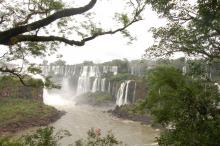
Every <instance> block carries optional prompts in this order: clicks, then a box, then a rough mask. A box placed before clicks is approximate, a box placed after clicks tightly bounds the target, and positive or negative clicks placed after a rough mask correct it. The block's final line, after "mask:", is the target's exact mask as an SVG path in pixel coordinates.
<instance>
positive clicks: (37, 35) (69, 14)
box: [0, 0, 146, 80]
mask: <svg viewBox="0 0 220 146" xmlns="http://www.w3.org/2000/svg"><path fill="white" fill-rule="evenodd" d="M98 2H100V1H99V0H88V3H87V4H86V5H84V6H81V7H74V0H73V2H72V3H73V5H71V6H67V5H66V4H65V3H64V2H62V0H22V1H21V0H0V46H1V49H0V53H1V54H0V55H1V56H0V60H1V62H3V64H2V65H1V67H0V72H7V73H10V74H12V75H15V76H17V77H19V78H20V79H21V80H22V68H23V66H19V67H16V68H11V67H8V66H7V65H6V64H4V62H7V63H8V62H11V61H14V60H21V61H22V62H26V61H27V59H26V57H27V56H34V57H39V56H44V55H47V54H50V53H52V52H54V51H56V48H57V46H58V45H59V43H65V44H67V45H71V46H83V45H85V43H86V42H88V41H91V40H93V39H95V38H97V37H98V36H102V35H107V34H115V33H122V34H123V35H124V36H127V37H129V38H130V39H131V40H132V39H133V38H132V36H131V35H130V34H129V31H128V30H127V28H128V27H129V26H131V25H132V24H134V23H136V22H138V21H140V20H141V19H142V18H141V13H142V12H143V10H144V8H145V6H146V1H145V0H127V1H119V2H118V3H121V2H122V3H123V4H126V6H127V8H129V12H128V11H124V12H121V13H117V14H115V19H114V20H115V21H116V22H117V25H116V27H117V28H102V27H101V25H99V23H96V22H94V21H93V20H92V18H93V16H94V15H95V13H91V11H90V10H92V9H93V8H94V7H95V5H96V4H97V3H98ZM106 7H108V5H106ZM103 13H104V12H103ZM79 16H80V18H79ZM3 46H6V47H3ZM48 52H49V53H48ZM29 68H30V69H29V71H33V72H35V73H36V72H37V71H40V70H37V69H36V67H35V66H34V65H30V67H29ZM34 68H35V69H34Z"/></svg>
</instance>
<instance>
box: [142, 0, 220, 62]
mask: <svg viewBox="0 0 220 146" xmlns="http://www.w3.org/2000/svg"><path fill="white" fill-rule="evenodd" d="M147 2H148V3H149V4H151V5H152V7H153V9H154V10H155V11H157V12H158V13H159V14H161V17H165V18H167V20H168V23H167V25H166V26H165V27H160V28H152V29H151V31H152V32H153V37H154V39H155V42H154V45H153V46H151V47H150V48H148V49H147V50H146V54H147V55H154V56H162V55H165V56H166V55H168V56H170V55H172V54H173V53H175V52H184V53H186V54H188V55H202V56H203V57H205V58H207V59H209V60H213V59H216V58H217V59H219V58H220V41H219V40H220V1H219V0H197V1H196V2H194V3H193V2H192V1H189V0H187V1H185V0H180V1H173V0H165V1H164V0H156V1H154V0H148V1H147Z"/></svg>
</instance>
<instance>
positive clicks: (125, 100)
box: [116, 80, 136, 106]
mask: <svg viewBox="0 0 220 146" xmlns="http://www.w3.org/2000/svg"><path fill="white" fill-rule="evenodd" d="M131 85H132V86H131ZM131 87H133V88H131ZM135 89H136V83H135V82H134V81H132V80H128V81H125V82H122V83H121V85H120V88H119V89H118V92H117V95H116V105H118V106H122V105H125V104H129V103H132V102H134V100H135V99H134V98H135Z"/></svg>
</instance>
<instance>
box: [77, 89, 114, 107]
mask: <svg viewBox="0 0 220 146" xmlns="http://www.w3.org/2000/svg"><path fill="white" fill-rule="evenodd" d="M76 99H77V101H78V102H79V103H89V104H91V105H100V104H104V103H109V102H112V96H111V95H110V94H109V93H107V92H100V91H99V92H94V93H93V92H88V93H85V94H82V95H79V96H78V97H77V98H76Z"/></svg>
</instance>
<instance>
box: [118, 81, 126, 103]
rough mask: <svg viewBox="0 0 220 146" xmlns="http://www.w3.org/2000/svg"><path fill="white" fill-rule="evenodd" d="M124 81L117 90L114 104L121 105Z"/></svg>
mask: <svg viewBox="0 0 220 146" xmlns="http://www.w3.org/2000/svg"><path fill="white" fill-rule="evenodd" d="M125 85H126V84H125V82H123V83H121V86H120V88H119V89H118V92H117V99H116V105H118V106H121V105H123V96H124V88H125Z"/></svg>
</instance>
